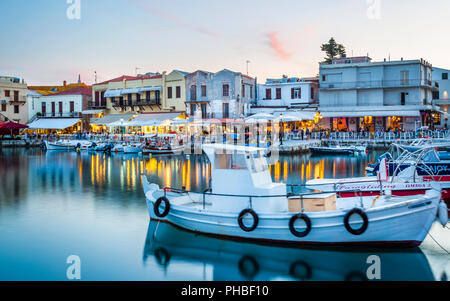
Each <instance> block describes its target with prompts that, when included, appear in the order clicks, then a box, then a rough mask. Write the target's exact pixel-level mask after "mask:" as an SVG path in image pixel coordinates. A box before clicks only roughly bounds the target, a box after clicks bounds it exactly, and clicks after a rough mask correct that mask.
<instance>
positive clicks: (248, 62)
mask: <svg viewBox="0 0 450 301" xmlns="http://www.w3.org/2000/svg"><path fill="white" fill-rule="evenodd" d="M246 63H247V75H248V64H250V61H249V60H247V61H246Z"/></svg>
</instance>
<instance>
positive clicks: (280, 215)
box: [142, 144, 441, 246]
mask: <svg viewBox="0 0 450 301" xmlns="http://www.w3.org/2000/svg"><path fill="white" fill-rule="evenodd" d="M203 150H204V152H205V153H206V154H207V156H208V158H209V160H210V162H211V165H212V166H211V170H212V175H211V192H203V193H195V192H188V191H185V190H183V189H174V188H168V187H166V188H161V187H159V186H158V185H157V184H152V183H149V182H148V180H147V177H146V176H145V175H143V176H142V182H143V188H144V192H145V196H146V201H147V206H148V211H149V214H150V218H151V219H154V220H159V221H163V222H168V223H171V224H174V225H176V226H178V227H181V228H184V229H187V230H190V231H194V232H199V233H205V234H210V235H215V236H220V237H230V238H238V239H243V240H250V241H268V242H276V243H286V244H299V245H303V244H330V245H347V244H351V245H353V244H355V245H389V246H418V245H420V244H421V243H422V241H423V239H424V238H425V237H426V235H427V232H428V230H429V229H430V227H431V225H432V223H433V221H434V220H435V217H436V213H437V211H438V205H439V201H440V193H441V191H440V188H439V186H436V185H434V184H433V183H432V184H431V189H429V190H427V191H426V192H425V193H424V194H417V195H409V196H392V195H389V194H388V195H382V196H377V197H373V196H367V197H363V196H362V197H349V198H337V197H336V194H335V193H307V194H298V195H293V194H289V195H288V194H287V193H286V191H287V187H286V185H285V184H281V183H274V182H272V178H271V176H270V173H269V169H268V164H267V161H266V159H265V158H264V156H263V152H264V150H262V149H259V148H251V147H243V146H234V145H224V144H212V145H204V146H203ZM393 229H395V231H392V230H393Z"/></svg>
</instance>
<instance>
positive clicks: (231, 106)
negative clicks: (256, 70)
mask: <svg viewBox="0 0 450 301" xmlns="http://www.w3.org/2000/svg"><path fill="white" fill-rule="evenodd" d="M255 94H256V93H255V80H254V79H253V78H252V77H249V76H247V75H244V74H242V73H240V72H233V71H230V70H227V69H224V70H222V71H219V72H216V73H212V72H207V71H201V70H198V71H196V72H193V73H190V74H188V75H187V76H186V112H187V114H188V115H190V116H196V117H197V118H202V119H209V118H219V119H220V118H241V117H243V116H246V115H247V114H248V113H249V111H250V104H251V103H252V101H254V99H255Z"/></svg>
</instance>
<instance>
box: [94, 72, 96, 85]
mask: <svg viewBox="0 0 450 301" xmlns="http://www.w3.org/2000/svg"><path fill="white" fill-rule="evenodd" d="M94 78H95V83H97V71H94Z"/></svg>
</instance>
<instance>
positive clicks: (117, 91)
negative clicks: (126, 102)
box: [104, 86, 162, 97]
mask: <svg viewBox="0 0 450 301" xmlns="http://www.w3.org/2000/svg"><path fill="white" fill-rule="evenodd" d="M147 91H160V92H161V91H162V87H161V86H154V87H142V88H127V89H114V90H106V92H105V94H104V97H120V96H122V95H127V94H139V93H142V92H147Z"/></svg>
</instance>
